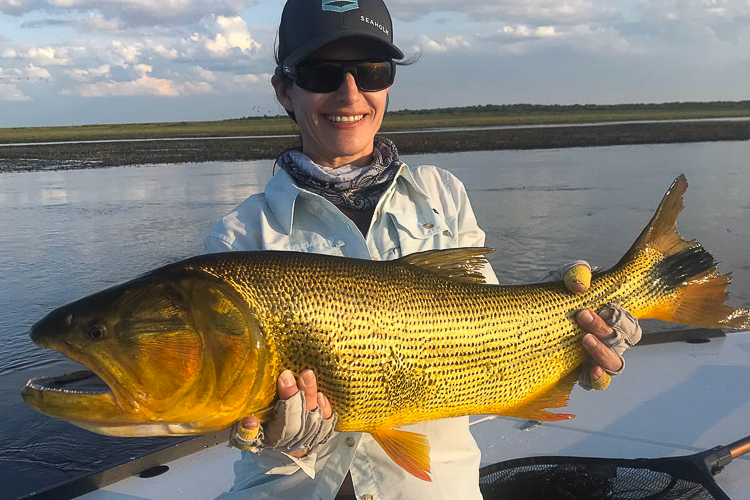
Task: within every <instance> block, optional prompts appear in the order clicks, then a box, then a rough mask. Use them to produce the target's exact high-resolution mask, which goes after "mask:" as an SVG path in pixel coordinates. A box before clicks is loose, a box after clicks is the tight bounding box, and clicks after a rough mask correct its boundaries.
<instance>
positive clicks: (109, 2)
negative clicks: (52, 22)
mask: <svg viewBox="0 0 750 500" xmlns="http://www.w3.org/2000/svg"><path fill="white" fill-rule="evenodd" d="M244 7H245V1H244V0H159V1H155V0H0V12H4V13H6V14H11V15H21V14H26V13H29V12H33V11H37V10H42V11H45V12H47V13H53V14H55V13H67V12H94V13H98V14H100V15H101V16H103V17H104V18H107V19H110V20H114V19H119V20H120V21H121V22H123V23H124V24H125V25H127V26H131V27H133V26H179V25H182V24H188V23H194V22H198V21H199V20H200V19H201V18H203V17H205V16H207V15H210V14H216V15H236V14H238V13H239V12H241V11H242V9H243V8H244Z"/></svg>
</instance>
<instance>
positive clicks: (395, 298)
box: [23, 176, 750, 479]
mask: <svg viewBox="0 0 750 500" xmlns="http://www.w3.org/2000/svg"><path fill="white" fill-rule="evenodd" d="M686 188H687V182H686V180H685V177H684V176H680V177H678V178H677V180H676V181H675V182H674V184H673V185H672V187H671V188H670V189H669V191H668V192H667V194H666V196H665V197H664V199H663V200H662V203H661V204H660V206H659V207H658V209H657V211H656V214H655V215H654V217H653V219H652V220H651V222H650V223H649V225H648V226H647V227H646V229H644V231H643V232H642V233H641V235H640V236H639V237H638V239H637V241H636V242H635V244H634V245H633V246H632V247H631V249H630V250H629V251H628V252H627V254H626V255H625V256H624V257H623V258H622V260H620V262H619V263H618V264H616V265H615V266H614V267H613V268H612V269H610V270H608V271H604V272H599V273H596V274H595V275H594V277H593V279H592V281H591V286H590V289H589V290H588V291H587V292H585V293H583V294H579V295H575V294H572V293H570V292H569V291H568V290H567V289H566V288H565V287H564V285H563V284H562V283H540V284H531V285H519V286H495V285H485V284H481V283H482V276H481V274H480V273H479V269H480V268H481V266H482V265H483V264H484V263H485V262H486V261H485V259H484V257H483V255H484V254H486V253H488V252H489V251H491V250H490V249H487V248H461V249H453V250H435V251H428V252H423V253H418V254H413V255H409V256H406V257H403V258H401V259H398V260H395V261H368V260H357V259H347V258H341V257H333V256H326V255H317V254H309V253H294V252H231V253H224V254H211V255H202V256H198V257H194V258H190V259H187V260H184V261H181V262H177V263H174V264H171V265H168V266H166V267H163V268H160V269H157V270H155V271H152V272H149V273H148V274H145V275H143V276H140V277H139V278H136V279H134V280H132V281H129V282H127V283H124V284H122V285H119V286H115V287H113V288H110V289H107V290H104V291H102V292H99V293H97V294H95V295H92V296H89V297H86V298H83V299H81V300H78V301H76V302H73V303H71V304H68V305H66V306H63V307H61V308H59V309H57V310H55V311H53V312H51V313H50V314H49V315H47V316H46V317H45V318H43V319H42V320H41V321H39V322H38V323H36V324H35V325H34V326H33V327H32V329H31V338H32V339H33V340H34V342H36V343H37V344H38V345H40V346H42V347H47V348H50V349H55V350H57V351H60V352H62V353H63V354H65V355H66V356H68V357H70V358H71V359H73V360H75V361H78V362H80V363H83V364H84V365H86V366H87V367H88V368H90V369H91V371H92V372H93V373H91V372H78V373H76V374H72V375H67V376H64V377H58V378H45V379H36V380H30V381H29V382H28V384H27V386H26V388H25V389H24V390H23V397H24V400H25V401H26V402H27V403H28V404H30V405H31V406H32V407H34V408H35V409H37V410H39V411H41V412H43V413H46V414H48V415H52V416H54V417H58V418H61V419H65V420H67V421H69V422H70V423H72V424H74V425H77V426H80V427H83V428H84V429H89V430H91V431H94V432H99V433H102V434H108V435H113V436H152V435H176V434H195V433H208V432H215V431H218V430H220V429H224V428H226V427H228V426H230V425H232V424H233V423H235V422H236V421H238V420H239V419H242V418H243V417H245V416H248V415H252V414H256V415H263V414H267V413H265V412H266V410H267V409H268V408H269V407H270V406H271V405H272V404H273V403H274V398H275V397H276V379H277V377H278V375H279V374H280V373H281V372H282V371H283V370H284V369H291V370H292V371H294V372H296V373H300V372H301V371H302V370H304V369H307V368H311V369H313V370H314V371H315V374H316V375H317V377H318V386H319V389H320V391H322V392H323V393H324V394H326V395H327V396H328V398H329V400H330V402H331V406H332V407H333V409H334V411H336V412H337V414H338V416H339V419H338V424H337V430H338V431H361V432H368V433H370V434H371V435H372V436H373V437H374V438H375V440H376V441H378V442H379V443H380V444H381V446H382V447H383V449H384V450H385V451H386V453H388V454H389V456H391V458H393V459H394V460H395V461H396V462H397V463H398V464H399V465H401V466H402V467H404V468H405V469H407V470H408V471H409V472H411V473H412V474H414V475H415V476H417V477H420V478H423V479H429V475H428V472H429V458H428V457H429V445H428V443H427V440H426V439H425V437H424V436H420V435H417V434H413V433H409V432H405V431H400V430H398V429H397V427H399V426H401V425H405V424H409V423H414V422H419V421H425V420H431V419H438V418H445V417H455V416H459V415H467V414H498V415H506V416H513V417H522V418H529V419H536V420H542V421H550V420H560V419H566V418H571V417H572V415H565V414H556V413H552V412H550V411H548V410H549V409H550V408H559V407H562V406H564V405H565V404H566V403H567V398H568V395H569V393H570V391H571V390H572V388H573V385H574V383H575V381H576V379H577V377H578V372H579V370H580V367H581V365H582V363H583V361H584V360H585V358H586V353H585V351H584V350H583V348H582V346H581V338H582V336H583V334H584V333H583V331H582V330H581V328H580V327H579V326H578V324H577V323H576V321H575V318H574V315H575V313H576V312H577V311H579V310H581V309H583V308H592V309H597V308H599V307H600V306H602V305H604V304H607V303H618V304H620V305H621V306H622V307H624V308H625V309H627V310H629V311H630V312H631V313H633V314H634V315H635V316H637V317H638V318H658V319H662V320H666V321H674V322H678V323H682V324H686V325H693V326H697V327H722V328H735V329H744V328H750V311H748V310H745V309H734V308H731V307H728V306H727V305H725V301H726V300H727V297H728V296H727V292H726V289H727V285H728V284H729V282H730V279H731V278H730V275H728V274H726V275H720V274H719V273H718V272H717V270H716V263H715V261H714V259H713V257H712V256H711V254H709V253H708V252H707V251H706V250H705V249H704V248H703V247H702V246H701V245H700V244H698V243H696V242H688V241H685V240H684V239H683V238H682V237H680V236H679V235H678V234H677V232H676V219H677V215H678V213H679V212H680V211H681V210H682V206H683V205H682V196H683V193H684V192H685V190H686ZM94 374H95V375H94ZM96 376H98V377H99V378H101V380H102V381H103V382H104V384H101V387H100V388H95V387H92V384H91V383H89V382H90V381H91V380H94V378H95V377H96ZM105 384H106V385H105Z"/></svg>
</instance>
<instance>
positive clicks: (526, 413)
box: [497, 368, 581, 422]
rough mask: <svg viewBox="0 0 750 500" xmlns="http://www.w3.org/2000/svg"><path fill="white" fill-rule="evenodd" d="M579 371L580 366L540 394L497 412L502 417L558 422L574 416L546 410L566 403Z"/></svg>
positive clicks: (560, 406)
mask: <svg viewBox="0 0 750 500" xmlns="http://www.w3.org/2000/svg"><path fill="white" fill-rule="evenodd" d="M580 371H581V368H577V369H575V370H573V371H572V372H570V373H569V374H567V375H566V376H564V377H563V378H561V379H560V380H559V381H558V382H557V383H556V384H555V385H553V386H552V387H551V388H550V389H549V390H547V391H545V392H543V393H542V394H541V395H539V396H536V397H534V398H533V399H531V400H530V401H527V402H524V403H522V404H520V405H517V406H513V407H510V408H503V409H502V410H500V411H498V412H497V414H498V415H502V416H504V417H515V418H523V419H527V420H538V421H539V422H559V421H561V420H570V419H572V418H575V415H572V414H570V413H552V412H551V411H547V408H562V407H564V406H567V405H568V399H569V398H570V393H571V392H572V391H573V387H574V386H575V384H576V382H578V376H579V373H580Z"/></svg>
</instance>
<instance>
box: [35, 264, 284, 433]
mask: <svg viewBox="0 0 750 500" xmlns="http://www.w3.org/2000/svg"><path fill="white" fill-rule="evenodd" d="M30 335H31V338H32V340H33V341H34V342H35V343H36V344H37V345H39V346H42V347H45V348H49V349H53V350H56V351H59V352H61V353H62V354H64V355H66V356H67V357H69V358H71V359H73V360H74V361H77V362H79V363H81V364H83V365H85V366H86V367H87V368H88V369H89V370H90V371H82V372H76V373H74V374H70V375H65V376H62V377H47V378H39V379H32V380H30V381H29V382H28V384H27V386H26V388H25V389H24V391H23V392H22V395H23V397H24V400H25V401H26V402H27V403H28V404H30V405H31V406H32V407H33V408H35V409H37V410H38V411H41V412H42V413H46V414H48V415H51V416H54V417H58V418H61V419H64V420H67V421H69V422H71V423H73V424H75V425H79V426H80V427H84V428H87V429H89V430H93V431H95V432H99V433H102V434H109V435H127V436H144V435H171V434H193V433H200V432H212V431H216V430H219V429H221V428H224V427H227V426H228V425H231V423H232V422H234V421H235V420H237V419H238V418H242V417H244V416H247V415H250V414H252V411H253V410H255V409H258V408H262V407H265V406H267V405H268V404H270V401H271V400H272V399H273V396H274V393H275V390H274V389H275V385H274V384H275V381H274V380H273V377H272V374H271V373H270V369H268V366H267V364H268V363H267V354H268V349H267V346H266V342H265V339H264V337H263V334H262V331H261V329H260V327H259V326H258V322H257V320H256V319H255V318H254V317H253V315H252V313H251V312H250V310H249V308H248V307H247V306H246V305H245V303H244V301H243V300H242V298H241V297H240V296H239V294H238V293H237V292H235V291H234V289H233V288H232V287H231V286H229V285H227V284H226V283H225V282H223V281H220V280H216V279H213V278H212V277H210V276H207V275H206V274H205V273H202V272H200V271H196V270H185V269H176V270H175V269H168V268H162V270H157V271H154V272H152V273H149V274H146V275H144V276H141V277H140V278H136V279H135V280H132V281H130V282H127V283H124V284H122V285H118V286H115V287H112V288H109V289H107V290H104V291H102V292H99V293H96V294H94V295H91V296H89V297H85V298H83V299H80V300H77V301H75V302H73V303H70V304H68V305H66V306H63V307H60V308H58V309H56V310H54V311H52V312H51V313H50V314H48V315H47V316H46V317H44V318H43V319H42V320H40V321H39V322H37V323H36V324H34V325H33V327H32V328H31V332H30ZM248 412H250V413H248Z"/></svg>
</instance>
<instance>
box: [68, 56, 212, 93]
mask: <svg viewBox="0 0 750 500" xmlns="http://www.w3.org/2000/svg"><path fill="white" fill-rule="evenodd" d="M134 69H135V71H136V73H137V74H138V75H139V76H138V77H137V78H134V79H132V80H128V81H115V80H107V81H103V82H95V83H84V84H82V85H77V86H75V87H73V88H72V89H67V91H66V92H65V93H64V94H65V95H69V94H75V95H80V96H82V97H124V96H160V97H177V96H185V95H195V94H205V93H208V92H211V90H212V89H211V85H210V84H208V83H206V82H195V83H194V82H186V83H179V82H175V81H173V80H169V79H166V78H155V77H153V76H150V74H151V72H152V71H153V69H154V68H153V67H152V66H150V65H148V64H137V65H135V67H134Z"/></svg>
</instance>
